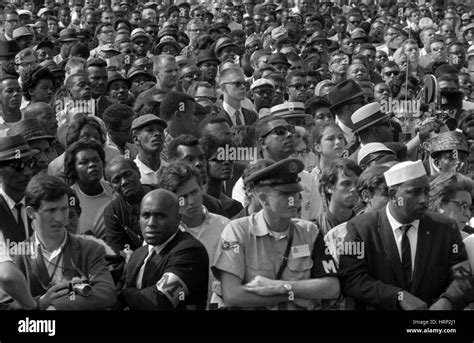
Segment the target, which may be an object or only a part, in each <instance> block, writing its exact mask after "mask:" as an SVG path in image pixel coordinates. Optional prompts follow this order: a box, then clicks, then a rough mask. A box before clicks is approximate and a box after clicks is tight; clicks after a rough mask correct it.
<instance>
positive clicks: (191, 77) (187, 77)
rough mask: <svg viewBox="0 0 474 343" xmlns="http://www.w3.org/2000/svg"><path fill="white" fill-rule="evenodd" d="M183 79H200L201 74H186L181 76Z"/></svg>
mask: <svg viewBox="0 0 474 343" xmlns="http://www.w3.org/2000/svg"><path fill="white" fill-rule="evenodd" d="M181 78H182V79H194V78H199V74H197V73H188V74H184V75H183V76H181Z"/></svg>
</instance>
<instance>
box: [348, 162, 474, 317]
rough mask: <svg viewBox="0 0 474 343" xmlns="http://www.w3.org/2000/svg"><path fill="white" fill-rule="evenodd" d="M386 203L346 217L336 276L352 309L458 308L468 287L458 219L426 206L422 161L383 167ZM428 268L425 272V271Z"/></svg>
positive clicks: (465, 260) (468, 281)
mask: <svg viewBox="0 0 474 343" xmlns="http://www.w3.org/2000/svg"><path fill="white" fill-rule="evenodd" d="M384 176H385V180H386V182H387V186H388V187H389V190H388V194H389V199H390V200H389V202H388V204H387V206H386V207H384V208H382V209H380V210H378V211H374V212H370V213H366V214H363V215H360V216H357V217H355V218H353V219H352V220H350V221H349V222H348V223H347V236H346V239H345V242H344V245H345V246H349V245H352V246H361V247H363V249H364V255H363V256H362V257H361V256H357V255H356V254H354V253H351V252H350V251H344V253H342V254H341V256H340V280H341V286H342V292H343V294H344V295H345V296H349V297H353V298H354V300H355V305H356V309H363V308H374V307H375V308H376V309H379V310H397V309H403V310H423V309H428V307H429V308H430V309H432V310H435V309H436V310H451V309H462V308H463V307H464V306H466V305H467V303H468V301H470V299H467V294H468V293H467V292H468V291H471V290H472V285H471V283H470V281H471V280H470V275H471V273H470V271H469V264H468V261H467V255H466V250H465V247H464V243H463V242H462V238H461V234H460V231H459V229H458V225H457V223H456V222H455V221H454V220H452V219H450V218H448V217H446V216H443V215H439V214H435V213H430V212H427V209H428V200H429V198H428V193H429V189H430V185H429V180H428V177H427V176H426V172H425V169H424V167H423V164H422V162H421V161H416V162H411V161H408V162H402V163H399V164H396V165H394V166H393V167H391V168H390V169H389V170H388V171H386V172H385V173H384ZM428 271H429V272H428Z"/></svg>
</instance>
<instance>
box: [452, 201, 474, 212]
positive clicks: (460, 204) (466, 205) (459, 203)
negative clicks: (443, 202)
mask: <svg viewBox="0 0 474 343" xmlns="http://www.w3.org/2000/svg"><path fill="white" fill-rule="evenodd" d="M448 202H451V203H453V204H456V205H457V206H459V207H461V209H462V210H463V211H466V210H467V209H470V208H471V206H470V205H469V204H468V203H467V202H464V201H454V200H448Z"/></svg>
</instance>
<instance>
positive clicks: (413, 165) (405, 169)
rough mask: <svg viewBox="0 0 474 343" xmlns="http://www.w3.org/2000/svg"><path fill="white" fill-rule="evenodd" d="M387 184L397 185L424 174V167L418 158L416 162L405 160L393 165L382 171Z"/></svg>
mask: <svg viewBox="0 0 474 343" xmlns="http://www.w3.org/2000/svg"><path fill="white" fill-rule="evenodd" d="M384 176H385V181H386V182H387V186H389V187H391V186H394V185H399V184H401V183H404V182H406V181H410V180H414V179H417V178H419V177H422V176H426V171H425V167H424V166H423V162H421V161H420V160H418V161H416V162H412V161H406V162H401V163H398V164H396V165H394V166H393V167H392V168H390V169H389V170H387V171H386V172H385V173H384Z"/></svg>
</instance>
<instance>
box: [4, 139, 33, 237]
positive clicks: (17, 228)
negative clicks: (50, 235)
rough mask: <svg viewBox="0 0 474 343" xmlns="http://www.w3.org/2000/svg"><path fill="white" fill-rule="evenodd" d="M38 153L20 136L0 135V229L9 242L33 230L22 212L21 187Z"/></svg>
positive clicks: (22, 195) (23, 199) (26, 182)
mask: <svg viewBox="0 0 474 343" xmlns="http://www.w3.org/2000/svg"><path fill="white" fill-rule="evenodd" d="M38 152H39V151H37V150H31V148H30V146H29V145H28V143H27V142H26V140H25V139H24V138H23V136H21V135H16V136H10V137H5V138H0V180H1V186H0V218H2V220H0V230H1V231H2V233H3V236H4V237H5V239H9V240H10V241H12V242H21V241H24V240H25V239H27V238H28V237H30V235H31V234H32V232H33V231H32V230H31V223H30V221H29V220H28V219H27V215H26V208H25V190H26V186H27V185H28V182H29V181H30V179H31V178H32V177H33V170H34V168H35V165H36V159H35V158H34V156H35V155H37V154H38Z"/></svg>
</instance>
